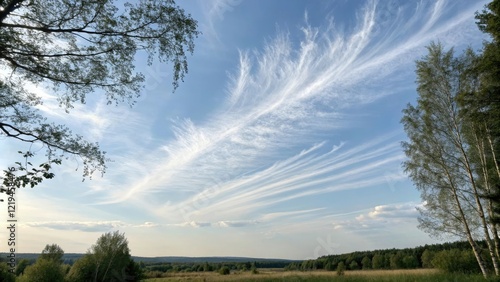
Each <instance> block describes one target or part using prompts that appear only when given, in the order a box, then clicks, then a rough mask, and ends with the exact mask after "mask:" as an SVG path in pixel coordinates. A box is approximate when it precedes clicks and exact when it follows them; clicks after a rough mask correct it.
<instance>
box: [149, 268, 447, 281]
mask: <svg viewBox="0 0 500 282" xmlns="http://www.w3.org/2000/svg"><path fill="white" fill-rule="evenodd" d="M438 273H439V271H438V270H435V269H408V270H357V271H346V272H345V276H346V278H347V277H353V278H354V277H359V278H362V277H366V278H369V277H372V278H374V277H391V276H401V275H405V276H425V275H433V274H438ZM334 277H338V276H337V274H336V272H335V271H321V270H317V271H307V272H302V271H283V270H282V269H259V273H258V274H252V273H251V272H249V271H246V272H238V271H236V272H231V274H229V275H220V274H218V273H216V272H191V273H169V274H168V277H164V278H154V279H148V280H146V281H147V282H166V281H193V282H195V281H315V280H317V279H320V280H322V281H325V279H328V278H329V279H334Z"/></svg>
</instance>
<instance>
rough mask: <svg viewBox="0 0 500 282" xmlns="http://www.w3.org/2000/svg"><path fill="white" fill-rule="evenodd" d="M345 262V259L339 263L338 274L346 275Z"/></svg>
mask: <svg viewBox="0 0 500 282" xmlns="http://www.w3.org/2000/svg"><path fill="white" fill-rule="evenodd" d="M344 272H345V264H344V262H343V261H341V262H339V264H338V265H337V275H338V276H342V275H344V274H345V273H344Z"/></svg>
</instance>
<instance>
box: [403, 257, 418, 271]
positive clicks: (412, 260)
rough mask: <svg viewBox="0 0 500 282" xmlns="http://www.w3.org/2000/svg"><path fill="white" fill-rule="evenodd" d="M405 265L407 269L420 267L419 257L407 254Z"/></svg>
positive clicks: (404, 259) (404, 258)
mask: <svg viewBox="0 0 500 282" xmlns="http://www.w3.org/2000/svg"><path fill="white" fill-rule="evenodd" d="M403 267H404V268H406V269H412V268H418V267H419V262H418V259H417V258H416V257H415V256H414V255H406V256H405V257H403Z"/></svg>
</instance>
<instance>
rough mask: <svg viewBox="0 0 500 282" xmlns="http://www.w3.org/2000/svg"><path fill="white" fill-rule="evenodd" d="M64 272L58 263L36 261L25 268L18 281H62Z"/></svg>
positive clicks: (45, 260) (42, 260)
mask: <svg viewBox="0 0 500 282" xmlns="http://www.w3.org/2000/svg"><path fill="white" fill-rule="evenodd" d="M64 275H65V270H64V269H63V268H62V267H61V264H60V262H58V261H54V260H47V259H38V260H37V261H36V263H35V264H33V265H30V266H28V267H26V269H25V270H24V274H23V275H22V276H21V278H20V279H18V280H19V281H21V282H24V281H26V282H31V281H37V282H53V281H64Z"/></svg>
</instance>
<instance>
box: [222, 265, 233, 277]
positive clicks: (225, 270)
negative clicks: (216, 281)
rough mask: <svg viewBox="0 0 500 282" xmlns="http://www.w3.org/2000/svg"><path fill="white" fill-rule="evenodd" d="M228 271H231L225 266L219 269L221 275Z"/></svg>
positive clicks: (226, 273)
mask: <svg viewBox="0 0 500 282" xmlns="http://www.w3.org/2000/svg"><path fill="white" fill-rule="evenodd" d="M229 273H231V270H230V269H229V267H227V266H223V267H221V268H220V269H219V274H221V275H228V274H229Z"/></svg>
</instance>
